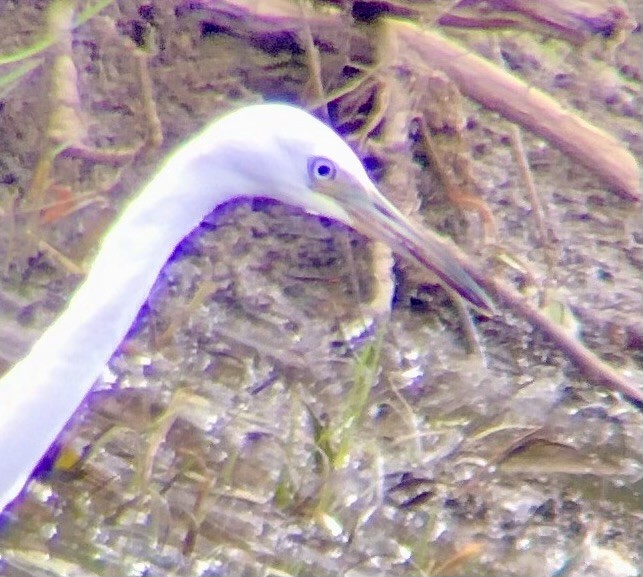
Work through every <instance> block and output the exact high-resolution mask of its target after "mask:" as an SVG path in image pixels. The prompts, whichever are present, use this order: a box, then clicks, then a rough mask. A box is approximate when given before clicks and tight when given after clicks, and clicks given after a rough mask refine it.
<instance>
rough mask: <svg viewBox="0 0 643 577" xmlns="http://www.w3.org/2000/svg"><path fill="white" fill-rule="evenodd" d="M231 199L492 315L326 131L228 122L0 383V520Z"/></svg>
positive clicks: (106, 246)
mask: <svg viewBox="0 0 643 577" xmlns="http://www.w3.org/2000/svg"><path fill="white" fill-rule="evenodd" d="M240 196H245V197H271V198H274V199H277V200H279V201H282V202H285V203H289V204H292V205H296V206H300V207H303V208H304V209H305V210H306V211H308V212H310V213H314V214H318V215H324V216H328V217H331V218H333V219H336V220H338V221H341V222H343V223H345V224H347V225H348V226H351V227H354V228H355V229H357V230H358V231H360V232H361V233H363V234H365V235H367V236H369V237H371V238H375V239H379V240H382V241H384V242H386V243H387V244H388V245H389V246H390V247H391V248H392V249H393V250H395V251H396V252H398V253H400V254H402V255H404V256H407V257H411V258H413V259H415V260H417V261H419V262H420V263H422V264H423V265H424V266H426V267H427V268H429V269H431V270H432V271H433V272H434V273H436V274H437V276H438V277H439V278H440V279H441V280H442V282H444V283H445V284H446V285H449V286H450V287H451V288H453V289H454V290H455V291H457V292H458V293H459V294H461V295H462V296H463V297H465V298H466V299H467V300H469V301H470V302H471V303H472V304H473V305H475V306H476V307H478V308H480V309H489V308H491V303H490V300H489V297H488V296H487V295H486V294H485V292H484V291H483V290H482V289H481V288H480V287H479V286H478V285H477V283H476V282H475V281H474V280H473V279H472V278H471V277H470V276H469V275H468V274H467V273H466V272H465V271H464V269H463V268H462V267H461V266H460V265H459V264H458V262H457V260H456V259H455V257H454V256H453V255H452V253H451V251H450V250H449V248H448V246H447V245H446V244H444V242H443V241H441V240H440V238H439V237H438V236H437V235H436V234H435V233H431V232H430V231H420V230H419V229H417V228H414V227H413V226H412V225H411V224H410V222H409V221H408V220H407V219H406V218H405V217H404V215H403V214H402V213H401V212H400V211H399V210H398V209H396V208H395V206H393V205H392V204H391V203H390V202H389V201H388V200H387V199H386V198H385V197H384V196H383V195H382V194H381V193H380V192H379V191H378V189H377V187H376V186H375V184H374V183H373V182H372V181H371V180H370V178H369V177H368V175H367V174H366V171H365V170H364V168H363V166H362V164H361V162H360V161H359V159H358V158H357V156H356V155H355V153H354V152H353V151H352V150H351V149H350V147H349V146H348V145H347V144H346V143H345V142H344V141H343V140H342V139H341V137H340V136H338V135H337V134H336V133H335V132H334V131H333V130H332V129H330V128H329V127H327V126H326V125H324V124H323V123H322V122H320V121H319V120H317V119H316V118H314V117H313V116H311V115H310V114H308V113H307V112H305V111H303V110H301V109H299V108H296V107H293V106H289V105H285V104H260V105H252V106H248V107H245V108H241V109H239V110H236V111H234V112H231V113H228V114H227V115H224V116H223V117H221V118H219V119H217V120H214V121H213V122H212V123H211V124H210V125H208V126H207V127H206V128H205V129H204V130H203V131H201V132H200V133H199V134H197V135H196V136H194V137H193V138H191V139H190V140H189V141H187V142H186V143H184V144H183V145H181V146H180V147H179V148H178V149H177V150H176V151H175V152H173V153H172V154H171V155H170V156H169V157H168V159H167V161H166V162H165V164H164V165H163V166H162V168H161V169H160V170H159V171H158V172H157V173H156V175H155V176H154V177H153V178H152V179H151V180H150V181H149V183H148V184H147V185H146V186H144V187H143V189H142V190H141V191H140V193H139V194H138V195H136V196H135V197H134V198H133V199H132V200H131V201H130V202H129V204H128V205H127V206H126V208H125V209H124V211H123V213H122V214H121V216H120V217H119V218H118V219H117V221H116V222H115V223H114V224H113V226H112V227H111V229H110V230H109V231H108V233H107V234H106V235H105V237H104V239H103V241H102V243H101V245H100V248H99V249H98V253H97V255H96V258H95V260H94V262H93V264H92V266H91V269H90V271H89V273H88V274H87V277H86V278H85V280H84V282H83V283H82V284H81V285H80V286H79V288H78V289H77V290H76V292H75V293H74V295H73V296H72V298H71V300H70V301H69V304H68V305H67V307H66V308H65V310H64V311H63V312H62V313H61V314H60V316H59V317H58V318H57V320H56V321H55V322H54V323H53V324H52V325H51V326H50V327H49V328H48V329H47V330H46V331H45V332H44V333H43V335H42V336H41V337H40V339H39V340H38V341H37V342H36V343H35V345H34V346H33V347H32V349H31V351H30V352H29V353H28V354H27V356H26V357H25V358H23V359H22V360H21V361H19V362H18V363H17V364H16V365H15V366H14V367H13V368H12V369H10V370H9V371H8V372H7V373H6V374H5V375H4V376H3V377H2V379H0V511H2V510H4V509H5V508H6V506H7V505H8V504H9V503H11V502H12V501H13V500H14V499H15V498H16V497H17V496H18V494H19V493H20V491H21V489H22V488H23V486H24V485H25V483H26V482H27V481H28V479H29V476H30V474H31V472H32V471H33V469H34V467H35V466H36V465H37V463H38V461H39V460H40V459H41V457H42V456H43V454H44V453H45V452H46V451H47V449H48V448H49V446H50V445H51V444H52V443H53V442H54V440H55V439H56V437H57V436H58V434H59V433H60V431H61V430H62V429H63V427H64V426H65V424H66V423H67V421H68V420H69V419H70V418H71V416H72V415H73V413H74V412H75V411H76V409H77V408H78V406H79V405H80V404H81V402H82V400H83V398H84V397H85V395H87V393H88V392H89V390H90V389H91V387H92V385H93V383H94V381H95V380H96V379H97V378H98V377H99V375H100V373H101V372H102V370H103V368H104V366H105V365H106V363H107V362H108V361H109V359H110V357H111V356H112V354H113V353H114V351H115V350H116V348H117V347H118V345H119V344H120V342H121V341H122V339H123V338H124V337H125V335H126V333H127V331H128V329H129V328H130V326H131V325H132V323H133V322H134V320H135V318H136V316H137V313H138V311H139V309H140V308H141V306H142V305H143V304H144V302H145V300H146V299H147V297H148V294H149V292H150V290H151V288H152V286H153V285H154V282H155V280H156V278H157V276H158V274H159V272H160V270H161V268H162V267H163V265H164V264H165V262H166V261H167V259H168V258H169V256H170V255H171V253H172V252H173V250H174V248H175V247H176V245H177V244H178V243H179V242H180V241H181V240H182V239H183V237H184V236H186V235H187V234H188V233H189V232H190V231H191V230H192V229H193V228H195V227H196V226H197V225H198V224H199V223H200V222H201V220H202V219H203V218H204V217H205V216H206V215H207V214H209V213H210V212H211V211H212V210H213V209H214V208H216V207H217V206H219V205H221V204H223V203H225V202H227V201H229V200H230V199H233V198H235V197H240Z"/></svg>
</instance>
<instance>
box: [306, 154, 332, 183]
mask: <svg viewBox="0 0 643 577" xmlns="http://www.w3.org/2000/svg"><path fill="white" fill-rule="evenodd" d="M308 173H309V174H310V178H311V179H313V180H332V179H333V178H335V174H336V173H337V169H336V168H335V164H333V162H332V160H328V159H327V158H324V157H323V156H316V157H314V158H311V159H310V161H309V162H308Z"/></svg>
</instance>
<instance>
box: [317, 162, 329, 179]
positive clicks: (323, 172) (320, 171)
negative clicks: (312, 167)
mask: <svg viewBox="0 0 643 577" xmlns="http://www.w3.org/2000/svg"><path fill="white" fill-rule="evenodd" d="M330 173H331V168H330V166H328V165H327V164H318V165H317V175H318V176H321V177H322V178H326V177H327V176H330Z"/></svg>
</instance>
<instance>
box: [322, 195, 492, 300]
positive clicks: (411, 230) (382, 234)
mask: <svg viewBox="0 0 643 577" xmlns="http://www.w3.org/2000/svg"><path fill="white" fill-rule="evenodd" d="M333 188H334V190H333V191H332V192H330V191H329V192H330V195H332V196H333V197H334V198H335V199H336V200H337V201H339V203H340V204H341V207H342V208H343V209H344V210H345V211H346V213H347V214H348V215H349V216H350V218H351V221H352V222H351V225H352V226H353V228H355V229H356V230H358V231H359V232H361V233H362V234H364V235H365V236H368V237H370V238H372V239H375V240H380V241H382V242H384V243H386V244H387V245H388V246H389V247H391V249H392V250H393V251H395V252H397V253H398V254H400V255H402V256H405V257H407V258H410V259H411V260H415V261H416V262H418V263H419V264H420V265H422V266H423V267H425V268H427V269H429V270H431V271H432V272H433V273H435V274H436V275H437V276H438V278H439V279H440V280H441V281H442V282H443V283H444V284H445V285H447V286H448V287H450V288H451V289H453V290H454V291H455V292H456V293H458V294H459V295H460V296H462V297H463V298H464V299H466V300H467V301H469V302H470V303H471V304H472V305H474V306H475V307H477V308H478V309H480V310H481V311H483V312H486V313H492V312H493V311H494V306H493V303H492V301H491V298H490V297H489V295H488V294H487V293H486V292H485V291H484V290H483V289H482V287H480V285H478V283H477V282H476V281H475V280H474V279H473V278H472V277H471V275H469V273H467V272H466V271H465V270H464V268H463V267H462V265H461V264H460V263H459V262H458V258H457V257H456V255H455V254H454V252H453V250H452V249H451V248H450V247H449V246H448V244H446V242H445V241H443V240H442V239H441V238H440V237H439V235H438V234H436V233H434V232H432V231H431V230H429V229H428V228H420V227H419V226H416V225H414V224H413V223H412V222H411V221H410V220H409V219H408V218H407V217H406V216H404V215H403V214H402V213H401V212H400V211H399V210H398V209H397V208H396V207H395V206H394V205H393V204H392V203H391V202H390V201H389V200H387V199H386V197H385V196H384V195H382V193H380V192H379V190H377V188H376V187H375V185H372V186H369V188H368V190H366V191H364V190H360V191H359V192H356V191H355V190H351V188H350V187H349V188H348V189H346V188H343V187H340V186H337V187H333ZM340 188H341V189H340ZM360 188H362V187H360ZM365 192H366V194H365Z"/></svg>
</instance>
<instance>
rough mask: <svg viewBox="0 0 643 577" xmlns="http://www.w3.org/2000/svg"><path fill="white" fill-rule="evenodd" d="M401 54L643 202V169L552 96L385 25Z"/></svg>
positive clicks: (464, 53) (407, 25)
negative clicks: (641, 177)
mask: <svg viewBox="0 0 643 577" xmlns="http://www.w3.org/2000/svg"><path fill="white" fill-rule="evenodd" d="M383 26H385V27H386V28H385V33H387V34H390V35H391V36H392V37H393V42H397V43H399V44H400V48H399V54H400V56H401V57H404V55H405V54H412V55H413V56H412V62H413V63H415V64H414V65H415V66H417V62H418V61H419V62H425V63H426V64H427V65H428V66H431V67H433V68H437V69H440V70H442V71H443V72H445V73H446V74H447V75H448V76H449V78H451V80H453V81H454V82H455V83H456V84H457V85H458V88H459V89H460V91H461V92H462V93H463V94H465V95H466V96H469V97H470V98H473V99H474V100H476V101H478V102H480V103H481V104H483V105H484V106H486V107H487V108H489V109H491V110H494V111H496V112H498V113H499V114H501V115H502V116H504V117H505V118H507V119H508V120H511V121H512V122H516V123H518V124H520V125H522V126H524V127H526V128H528V129H529V130H531V131H532V132H534V133H535V134H537V135H539V136H541V137H542V138H544V139H546V140H548V141H549V142H551V143H552V144H553V145H554V146H556V147H557V148H559V149H560V150H562V151H563V152H565V153H566V154H569V155H570V156H572V157H573V158H574V159H576V160H578V162H580V163H581V164H582V165H583V166H585V167H586V168H588V169H589V170H591V171H592V172H594V173H595V174H596V175H597V176H599V177H600V178H601V179H602V180H603V181H604V182H605V183H607V184H608V185H610V186H612V187H614V188H615V189H616V190H617V191H618V192H620V193H622V194H624V195H626V196H628V197H630V198H632V199H636V200H639V199H640V198H641V194H640V190H639V167H638V164H637V162H636V159H635V158H634V156H633V155H632V154H631V153H630V152H629V151H628V150H627V149H625V147H623V146H622V145H621V144H620V143H619V142H618V140H616V138H614V137H613V136H611V135H609V134H607V133H606V132H604V131H603V130H601V129H600V128H597V127H596V126H593V125H592V124H590V123H589V122H586V121H585V120H583V119H582V118H580V117H579V116H577V115H576V114H574V113H573V112H571V111H569V110H565V109H564V108H563V107H562V106H561V105H560V104H559V103H558V102H557V101H556V100H554V99H553V98H552V97H551V96H549V95H547V94H545V93H544V92H542V91H541V90H539V89H537V88H534V87H531V86H529V85H528V84H527V83H526V82H524V81H523V80H520V79H519V78H517V77H515V76H513V75H512V74H509V73H507V72H505V71H503V70H502V69H501V68H499V67H498V66H496V65H495V64H493V63H492V62H490V61H488V60H486V59H485V58H483V57H481V56H478V55H477V54H475V53H473V52H470V51H468V50H467V49H466V48H464V47H463V46H461V45H460V44H457V43H456V42H453V41H451V40H449V39H447V38H445V37H444V36H442V35H440V34H438V33H436V32H432V31H430V30H424V29H422V28H421V27H420V26H418V25H416V24H414V23H412V22H409V21H406V20H396V19H392V18H390V19H386V20H385V21H383Z"/></svg>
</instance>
